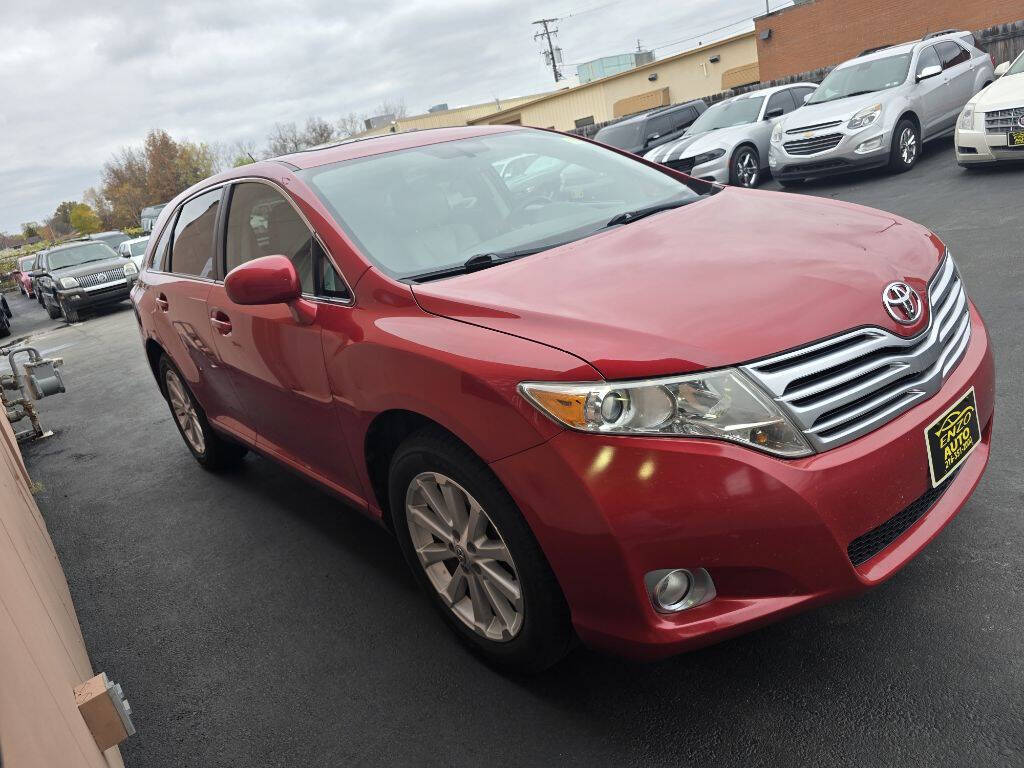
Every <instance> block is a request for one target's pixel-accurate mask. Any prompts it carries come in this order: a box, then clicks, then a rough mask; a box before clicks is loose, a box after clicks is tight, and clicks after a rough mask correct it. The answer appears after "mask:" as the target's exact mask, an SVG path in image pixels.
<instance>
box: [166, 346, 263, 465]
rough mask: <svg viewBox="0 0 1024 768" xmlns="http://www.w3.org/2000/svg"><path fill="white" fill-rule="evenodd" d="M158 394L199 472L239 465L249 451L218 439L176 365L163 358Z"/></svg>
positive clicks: (236, 444) (224, 439)
mask: <svg viewBox="0 0 1024 768" xmlns="http://www.w3.org/2000/svg"><path fill="white" fill-rule="evenodd" d="M158 370H159V371H160V391H161V392H162V393H163V395H164V397H165V398H166V399H167V405H168V407H170V409H171V417H172V418H173V419H174V425H175V426H176V427H177V428H178V432H179V433H180V434H181V437H182V439H183V440H184V441H185V446H186V447H187V448H188V450H189V452H190V453H191V454H192V457H193V458H194V459H195V460H196V461H198V462H199V465H200V466H201V467H203V469H208V470H210V471H211V472H218V471H222V470H226V469H234V468H235V467H237V466H238V465H239V464H241V462H242V459H243V458H245V454H246V453H248V452H249V449H248V448H246V447H245V446H244V445H239V444H238V443H236V442H234V441H232V440H229V439H228V438H226V437H221V436H220V435H219V434H218V433H217V432H215V431H214V430H213V429H212V428H211V427H210V422H209V421H207V419H206V412H205V411H204V410H203V407H202V406H201V405H200V404H199V401H197V400H196V398H195V396H194V395H193V394H192V390H191V389H189V386H188V384H187V383H186V382H185V377H184V376H182V375H181V372H180V371H179V370H178V368H177V366H175V365H174V363H172V362H171V359H170V358H169V357H167V355H163V356H162V357H161V358H160V365H159V369H158Z"/></svg>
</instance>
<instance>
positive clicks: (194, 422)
mask: <svg viewBox="0 0 1024 768" xmlns="http://www.w3.org/2000/svg"><path fill="white" fill-rule="evenodd" d="M164 381H165V382H166V384H167V399H168V400H169V401H170V404H171V412H172V413H174V418H175V420H176V421H177V422H178V426H179V427H181V432H182V434H183V435H184V436H185V440H186V441H187V442H188V444H189V445H190V446H192V450H194V451H195V452H196V453H200V454H201V453H203V452H204V451H205V450H206V438H204V437H203V425H202V422H200V421H199V414H198V413H197V412H196V409H195V406H194V405H192V398H191V397H189V395H188V392H187V391H186V390H185V385H184V384H183V383H182V381H181V379H180V378H178V374H177V373H175V372H174V371H171V370H168V371H167V375H166V377H165V378H164Z"/></svg>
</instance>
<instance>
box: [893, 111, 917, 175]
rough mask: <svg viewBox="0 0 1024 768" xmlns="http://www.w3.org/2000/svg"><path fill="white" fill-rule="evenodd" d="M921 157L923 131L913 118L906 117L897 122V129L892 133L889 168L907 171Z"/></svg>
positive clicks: (899, 171)
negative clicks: (918, 127)
mask: <svg viewBox="0 0 1024 768" xmlns="http://www.w3.org/2000/svg"><path fill="white" fill-rule="evenodd" d="M920 157H921V132H920V131H919V130H918V129H917V126H916V125H915V124H914V121H913V120H911V119H910V118H907V117H904V118H903V119H902V120H900V121H899V122H898V123H897V124H896V130H895V131H893V134H892V149H891V150H890V151H889V169H890V170H891V171H893V172H894V173H905V172H906V171H909V170H910V169H911V168H913V167H914V166H915V165H917V161H918V159H919V158H920Z"/></svg>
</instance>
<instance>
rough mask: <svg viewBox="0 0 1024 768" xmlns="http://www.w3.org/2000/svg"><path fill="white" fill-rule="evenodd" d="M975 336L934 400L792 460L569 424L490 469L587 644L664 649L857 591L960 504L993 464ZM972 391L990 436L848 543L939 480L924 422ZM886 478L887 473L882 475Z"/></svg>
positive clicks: (986, 354) (987, 393)
mask: <svg viewBox="0 0 1024 768" xmlns="http://www.w3.org/2000/svg"><path fill="white" fill-rule="evenodd" d="M971 312H972V324H973V328H974V329H975V331H976V332H975V333H974V334H973V336H972V340H971V342H970V344H969V346H968V348H967V351H966V353H965V355H964V358H963V360H961V362H960V364H959V365H958V366H957V367H956V368H955V369H954V370H953V371H952V372H951V373H950V375H949V378H948V379H947V380H946V382H945V384H944V385H943V387H942V389H941V390H940V391H939V393H938V394H937V395H935V396H934V397H932V398H931V399H929V400H928V401H926V402H924V403H922V404H920V405H919V406H917V407H916V408H914V409H912V410H910V411H908V412H906V413H904V414H902V415H901V416H899V417H898V418H896V419H895V420H893V421H891V422H889V423H888V424H886V425H884V426H882V427H880V428H879V429H877V430H875V431H874V432H871V433H870V434H868V435H865V436H864V437H862V438H859V439H857V440H854V441H853V442H851V443H848V444H846V445H843V446H840V447H838V448H835V449H832V450H830V451H826V452H824V453H821V454H817V455H814V456H810V457H807V458H804V459H797V460H781V459H777V458H774V457H772V456H769V455H766V454H763V453H760V452H757V451H754V450H750V449H746V448H743V447H741V446H737V445H732V444H729V443H725V442H718V441H712V440H695V439H685V438H650V439H647V438H634V437H610V436H597V435H589V434H581V433H578V432H568V431H567V432H563V433H561V434H559V435H558V436H557V437H555V438H553V439H552V440H550V441H548V442H547V443H544V444H542V445H540V446H537V447H535V448H532V449H530V450H528V451H524V452H522V453H519V454H516V455H514V456H511V457H508V458H505V459H502V460H501V461H498V462H495V463H494V464H493V465H492V467H493V469H494V471H495V472H496V473H497V475H498V476H499V478H500V479H501V480H502V482H503V483H504V484H505V487H506V488H508V489H509V490H510V491H511V492H512V495H513V497H514V498H515V500H516V502H517V503H518V505H519V507H520V509H521V510H522V511H523V514H524V515H525V516H526V518H527V520H528V521H529V523H530V525H531V528H532V529H533V531H534V533H535V535H536V536H537V539H538V541H539V542H540V545H541V547H542V548H543V550H544V552H545V554H546V555H547V557H548V560H549V561H550V563H551V566H552V568H553V569H554V572H555V574H556V576H557V578H558V580H559V583H560V584H561V587H562V589H563V592H564V593H565V596H566V599H567V600H568V603H569V606H570V609H571V612H572V619H573V624H574V625H575V627H576V631H577V633H578V634H579V636H580V638H581V639H582V640H583V641H584V642H586V643H587V644H589V645H591V646H594V647H597V648H601V649H604V650H609V651H613V652H616V653H621V654H623V655H627V656H633V657H638V658H647V659H653V658H659V657H664V656H668V655H672V654H674V653H678V652H681V651H685V650H689V649H692V648H696V647H700V646H702V645H707V644H709V643H713V642H716V641H719V640H722V639H725V638H727V637H730V636H733V635H736V634H740V633H742V632H745V631H748V630H750V629H753V628H755V627H757V626H760V625H762V624H765V623H767V622H770V621H773V620H776V619H778V618H781V617H782V616H785V615H787V614H790V613H793V612H796V611H798V610H802V609H805V608H807V607H809V606H812V605H816V604H819V603H824V602H828V601H832V600H836V599H839V598H841V597H845V596H849V595H854V594H857V593H859V592H862V591H864V590H866V589H868V588H869V587H871V586H874V585H876V584H878V583H880V582H882V581H884V580H886V579H888V578H889V577H890V576H892V575H893V574H894V573H895V572H896V571H897V570H899V569H900V568H901V567H902V566H903V565H904V564H906V563H907V561H909V560H910V559H911V558H912V557H914V555H916V554H917V553H918V552H919V551H920V550H921V549H922V548H923V547H924V546H925V545H926V544H927V543H928V542H929V541H930V540H931V539H932V538H933V537H934V536H935V535H936V534H937V533H938V532H939V531H940V530H941V529H942V528H943V527H944V526H945V525H946V523H948V522H949V521H950V520H951V519H952V518H953V517H954V516H955V515H956V513H957V512H958V511H959V510H960V508H961V507H962V506H963V504H964V503H965V502H966V500H967V498H968V497H969V496H970V494H971V492H972V491H973V490H974V487H975V486H976V485H977V483H978V481H979V480H980V478H981V475H982V472H983V471H984V469H985V465H986V464H987V462H988V455H989V445H990V441H991V434H992V416H993V399H994V367H993V360H992V354H991V351H990V349H989V344H988V334H987V331H986V329H985V328H984V325H983V323H982V320H981V318H980V316H979V315H978V314H977V311H976V310H975V309H974V308H973V306H972V309H971ZM971 386H973V387H974V388H975V393H976V397H977V403H978V409H979V416H980V419H981V424H982V433H983V434H982V442H981V444H980V445H979V446H978V447H977V448H976V449H975V450H974V452H973V453H972V454H971V456H970V458H969V459H968V460H967V461H966V462H965V463H964V464H963V465H962V466H961V468H960V470H959V472H958V474H957V475H956V476H955V477H954V478H953V479H952V480H950V481H948V483H947V485H946V487H945V490H944V492H943V493H942V494H941V496H940V497H939V498H938V500H937V501H935V503H934V505H933V506H932V507H931V508H930V509H929V511H928V512H927V513H926V514H924V515H923V517H921V518H920V519H919V520H917V522H915V523H914V524H913V525H911V526H910V527H909V528H908V529H907V530H906V531H904V532H903V533H902V534H901V535H900V536H899V537H898V538H896V539H895V540H894V541H893V542H892V543H891V544H889V545H888V546H887V547H886V548H884V549H883V550H882V551H881V552H879V553H878V554H877V555H875V556H874V557H873V558H871V559H869V560H867V561H866V562H864V563H863V564H862V565H860V566H854V565H853V564H852V562H851V560H850V557H849V555H848V553H847V546H848V545H849V544H850V542H851V541H853V540H854V539H856V538H858V537H860V536H861V535H862V534H864V533H866V532H868V531H872V530H873V529H875V528H877V527H878V526H880V525H882V524H883V523H885V522H886V521H888V520H890V519H891V518H893V517H894V516H895V515H897V514H898V513H899V512H901V511H902V510H904V509H905V508H907V507H908V506H909V505H910V504H911V503H912V502H914V501H915V500H917V499H919V498H920V497H922V496H923V495H924V494H925V493H926V491H928V489H929V488H930V482H929V472H928V459H927V454H926V450H925V443H924V429H925V427H926V426H927V425H928V424H929V423H931V422H932V421H933V420H934V418H935V417H936V416H937V415H938V414H939V413H941V412H942V411H943V410H944V409H945V408H947V407H948V406H950V405H951V404H952V403H954V402H955V401H956V400H957V399H958V398H959V397H960V396H961V395H962V394H963V393H964V392H965V391H966V390H967V389H968V388H969V387H971ZM880 478H884V482H880ZM661 568H690V569H694V568H706V569H707V570H708V572H709V573H710V574H711V577H712V578H713V579H714V582H715V587H716V589H717V593H718V594H717V597H716V598H715V599H713V600H711V601H710V602H708V603H705V604H704V605H700V606H697V607H695V608H692V609H690V610H687V611H683V612H681V613H677V614H670V615H663V614H658V613H656V612H655V611H654V609H653V607H652V605H651V603H650V599H649V597H648V595H647V592H646V589H645V587H644V575H645V574H646V573H647V572H648V571H652V570H656V569H661Z"/></svg>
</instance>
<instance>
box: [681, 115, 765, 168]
mask: <svg viewBox="0 0 1024 768" xmlns="http://www.w3.org/2000/svg"><path fill="white" fill-rule="evenodd" d="M755 125H756V123H746V124H744V125H734V126H731V127H729V128H719V129H718V130H716V131H703V132H702V133H698V134H696V135H695V136H693V137H692V138H691V140H690V141H689V143H688V144H687V145H686V146H685V147H683V148H682V150H681V151H680V152H673V153H672V154H671V156H668V157H666V158H665V160H676V159H678V158H682V157H695V156H696V155H699V154H701V153H702V152H708V151H710V150H712V149H724V150H726V151H727V152H728V151H729V150H730V149H732V148H733V147H734V146H736V145H737V144H738V143H739V142H741V141H743V140H744V139H749V138H750V131H751V128H753V127H754V126H755ZM665 160H662V161H661V162H665Z"/></svg>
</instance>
